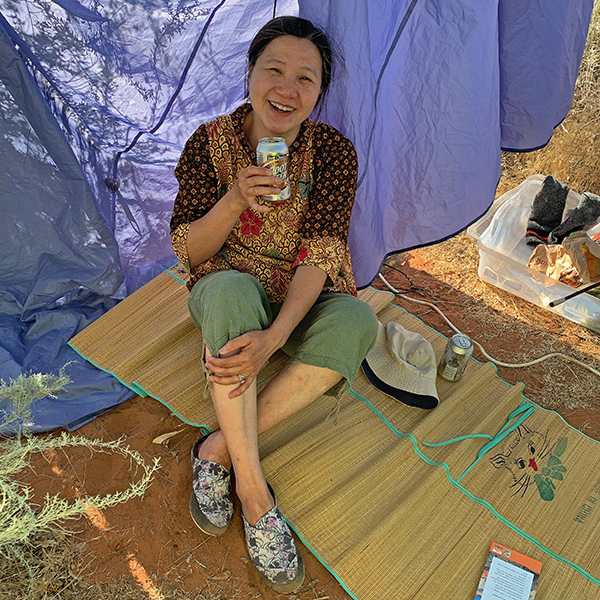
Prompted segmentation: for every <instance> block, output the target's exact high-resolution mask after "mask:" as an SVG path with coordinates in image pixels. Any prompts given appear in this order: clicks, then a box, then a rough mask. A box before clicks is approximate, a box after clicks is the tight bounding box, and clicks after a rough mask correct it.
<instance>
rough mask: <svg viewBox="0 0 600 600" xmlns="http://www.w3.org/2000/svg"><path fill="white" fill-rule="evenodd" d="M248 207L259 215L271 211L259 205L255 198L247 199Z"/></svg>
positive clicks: (268, 207) (269, 208) (267, 207)
mask: <svg viewBox="0 0 600 600" xmlns="http://www.w3.org/2000/svg"><path fill="white" fill-rule="evenodd" d="M248 205H249V206H250V208H251V209H252V210H253V211H255V212H259V213H268V212H269V211H270V210H271V207H270V206H266V205H264V204H259V203H258V202H257V201H256V197H252V198H249V199H248Z"/></svg>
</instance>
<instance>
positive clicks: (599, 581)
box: [350, 307, 600, 586]
mask: <svg viewBox="0 0 600 600" xmlns="http://www.w3.org/2000/svg"><path fill="white" fill-rule="evenodd" d="M398 308H399V307H398ZM350 393H351V394H352V395H353V396H355V397H356V398H358V399H359V400H362V401H363V402H364V403H365V404H366V405H367V406H368V407H369V408H371V410H372V411H373V412H374V413H375V414H376V415H377V416H378V417H379V418H380V419H381V420H382V421H383V422H384V423H385V424H386V425H387V426H388V427H389V428H390V429H391V430H392V431H393V432H394V433H395V434H396V435H397V436H399V437H403V438H408V439H409V440H411V442H412V445H413V449H414V451H415V453H416V454H417V456H418V457H419V458H421V460H423V461H425V462H426V463H427V464H428V465H431V466H433V467H437V466H440V467H442V468H443V469H444V471H445V472H446V479H447V480H448V482H449V483H450V484H451V485H453V486H454V487H455V488H456V489H458V490H460V491H461V492H462V493H463V494H464V495H465V496H467V498H469V499H471V500H473V502H475V503H476V504H480V505H481V506H483V507H484V508H487V509H488V510H489V511H490V513H491V514H492V515H493V516H495V517H496V518H497V519H498V520H499V521H500V522H501V523H504V525H506V526H507V527H508V528H509V529H512V530H513V531H514V532H515V533H517V534H519V535H520V536H521V537H523V538H524V539H526V540H527V541H528V542H531V543H532V544H533V545H534V546H537V547H538V548H539V549H540V550H541V551H542V552H544V553H545V554H547V555H548V556H550V557H551V558H554V559H556V560H557V561H558V562H561V563H563V564H565V565H567V566H568V567H571V568H572V569H574V570H575V571H577V572H578V573H580V574H581V575H583V576H584V577H585V578H586V579H588V580H589V581H591V582H592V583H595V584H596V585H598V586H600V579H597V578H596V577H594V576H593V575H592V574H591V573H588V572H587V571H586V570H585V569H584V568H583V567H580V566H579V565H578V564H577V563H574V562H573V561H571V560H569V559H567V558H565V557H563V556H560V554H556V553H555V552H552V550H550V549H549V548H546V546H544V545H543V544H542V543H541V542H540V541H539V540H537V539H535V538H534V537H533V536H531V535H529V534H528V533H526V532H525V531H523V530H522V529H521V528H519V527H518V526H517V525H515V524H514V523H512V522H511V521H509V520H508V519H507V518H505V517H503V516H502V515H501V514H500V513H499V512H498V511H497V510H496V509H495V508H494V507H493V506H492V505H491V504H490V503H489V502H488V501H487V500H484V499H483V498H478V497H477V496H475V495H474V494H472V493H471V492H469V490H467V489H466V488H464V487H463V486H462V485H461V484H460V483H458V482H457V481H455V480H454V479H453V478H452V476H451V475H450V468H449V467H448V465H447V464H446V463H444V462H441V463H437V462H435V461H433V460H431V459H430V458H428V457H427V456H425V455H424V454H423V453H422V452H421V451H420V450H419V443H418V442H417V439H416V438H415V437H414V436H413V435H412V434H410V433H402V432H401V431H399V430H398V429H397V428H396V427H394V425H392V423H390V421H388V420H387V419H386V418H385V416H384V415H383V414H382V413H380V412H379V410H377V408H375V406H373V404H371V403H370V402H369V401H368V400H367V399H366V398H363V397H362V396H361V395H360V394H358V393H357V392H355V391H354V390H350ZM532 404H533V403H532Z"/></svg>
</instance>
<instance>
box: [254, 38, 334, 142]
mask: <svg viewBox="0 0 600 600" xmlns="http://www.w3.org/2000/svg"><path fill="white" fill-rule="evenodd" d="M321 71H322V61H321V54H320V53H319V50H318V49H317V47H316V46H315V45H314V44H313V43H312V42H310V41H309V40H307V39H304V38H297V37H294V36H290V35H281V36H279V37H276V38H275V39H274V40H273V41H271V42H269V44H268V45H267V47H266V48H265V49H264V50H263V51H262V53H261V54H260V56H259V57H258V58H257V60H256V64H255V65H254V67H252V68H251V69H250V73H249V75H248V87H249V95H250V103H251V104H252V109H253V111H252V112H251V113H250V115H251V118H250V126H249V131H248V134H249V138H250V142H251V143H252V144H254V145H256V144H257V143H258V140H259V139H260V138H262V137H283V138H285V140H286V142H287V143H288V146H289V145H290V144H291V143H292V142H293V141H294V140H295V139H296V136H297V135H298V131H299V130H300V124H301V123H302V121H304V120H305V119H306V118H307V117H308V116H309V115H310V113H311V112H312V110H313V108H314V107H315V105H316V103H317V100H318V98H319V93H320V92H321Z"/></svg>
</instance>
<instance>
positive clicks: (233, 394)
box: [229, 377, 254, 399]
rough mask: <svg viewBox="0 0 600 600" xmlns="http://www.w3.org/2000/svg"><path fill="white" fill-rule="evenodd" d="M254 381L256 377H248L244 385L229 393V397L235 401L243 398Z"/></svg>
mask: <svg viewBox="0 0 600 600" xmlns="http://www.w3.org/2000/svg"><path fill="white" fill-rule="evenodd" d="M253 381H254V377H246V381H244V383H241V384H240V385H239V386H238V387H236V388H235V390H233V391H231V392H229V397H230V398H232V399H233V398H237V397H238V396H241V395H242V394H243V393H244V392H245V391H246V390H247V389H248V388H249V387H250V386H251V385H252V382H253Z"/></svg>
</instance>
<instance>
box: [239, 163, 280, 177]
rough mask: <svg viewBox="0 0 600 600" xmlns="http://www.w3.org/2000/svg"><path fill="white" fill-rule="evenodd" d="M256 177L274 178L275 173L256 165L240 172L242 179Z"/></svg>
mask: <svg viewBox="0 0 600 600" xmlns="http://www.w3.org/2000/svg"><path fill="white" fill-rule="evenodd" d="M254 175H259V176H263V177H268V176H269V175H271V176H272V175H273V172H272V171H271V169H267V167H258V166H256V165H250V166H249V167H246V168H245V169H242V170H241V171H240V176H241V177H253V176H254Z"/></svg>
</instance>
